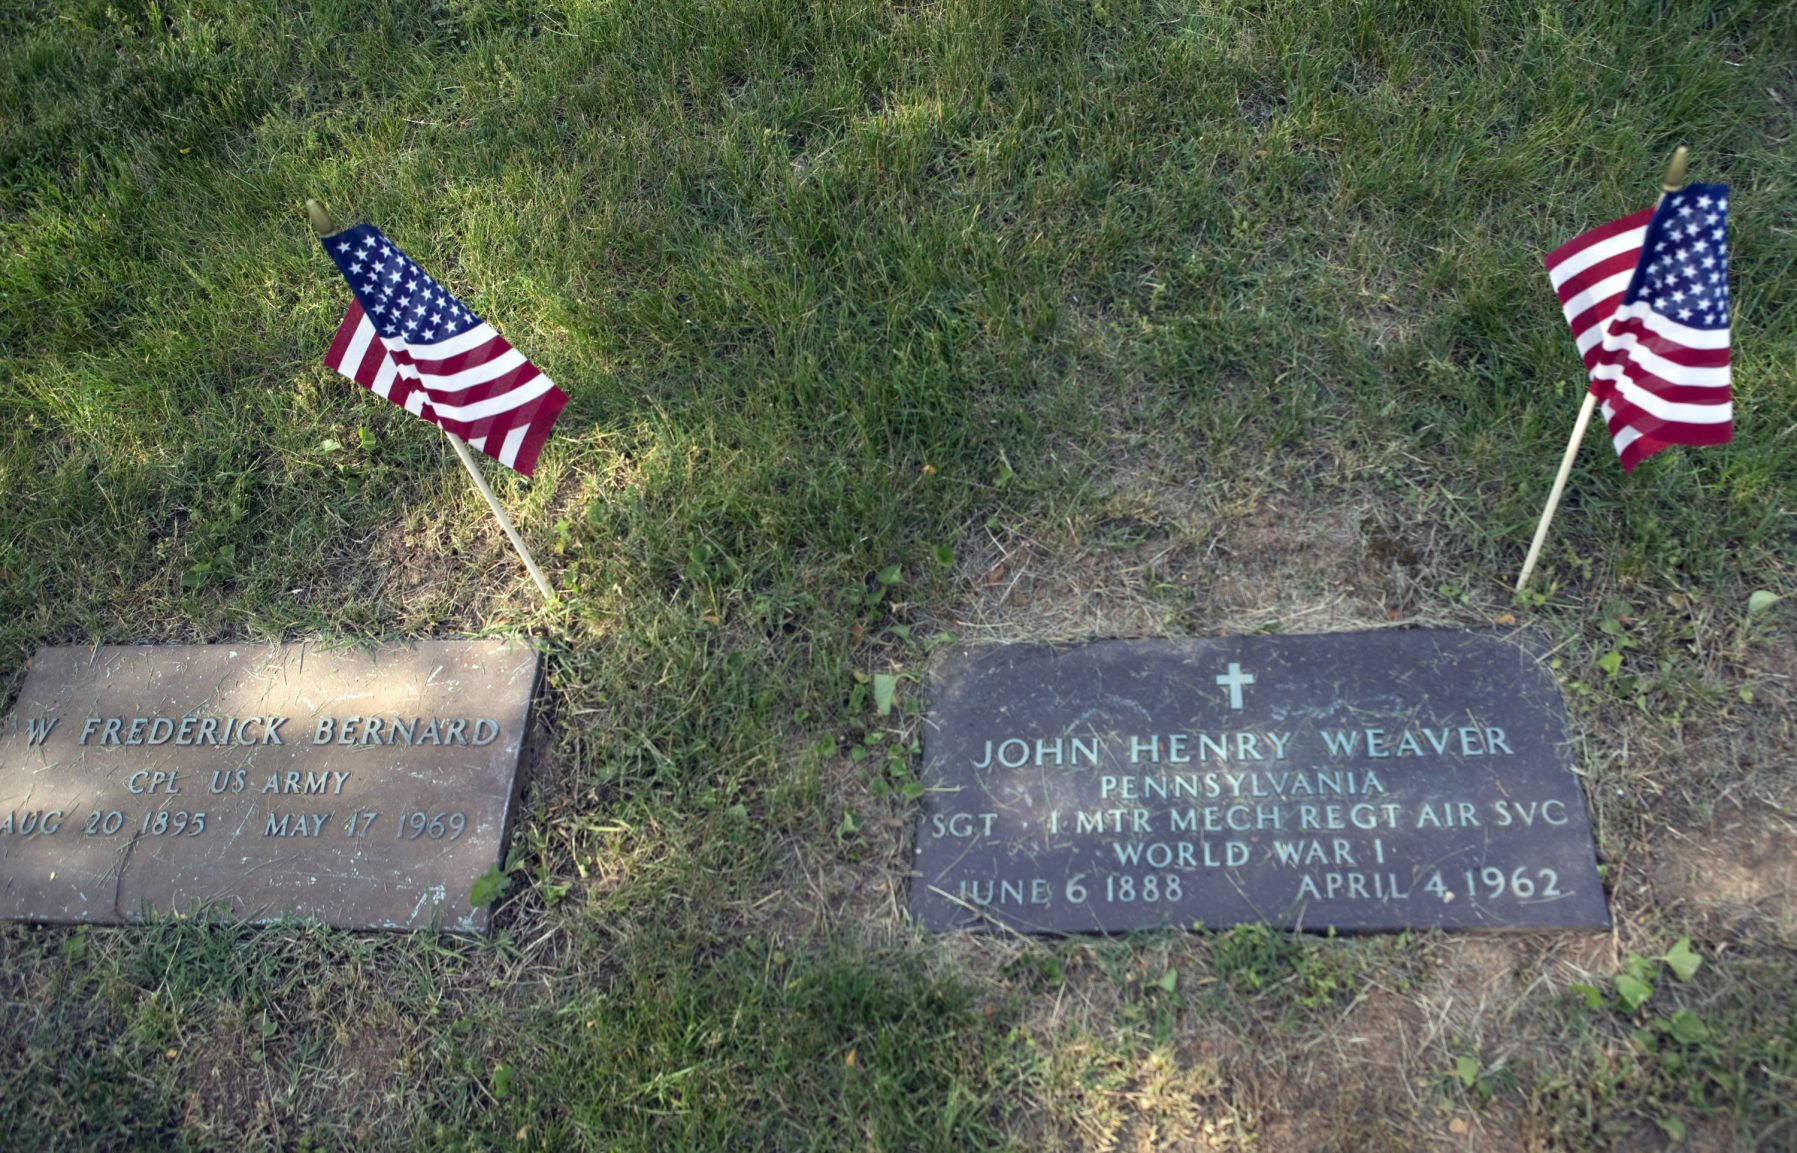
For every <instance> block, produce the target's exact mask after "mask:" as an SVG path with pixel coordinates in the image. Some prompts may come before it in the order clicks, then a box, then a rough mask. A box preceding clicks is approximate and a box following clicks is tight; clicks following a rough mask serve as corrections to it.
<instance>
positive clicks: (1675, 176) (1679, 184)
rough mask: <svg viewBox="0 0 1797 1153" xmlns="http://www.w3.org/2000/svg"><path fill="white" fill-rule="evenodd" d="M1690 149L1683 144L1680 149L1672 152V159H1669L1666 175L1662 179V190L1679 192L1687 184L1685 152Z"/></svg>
mask: <svg viewBox="0 0 1797 1153" xmlns="http://www.w3.org/2000/svg"><path fill="white" fill-rule="evenodd" d="M1689 151H1690V149H1688V148H1686V147H1685V146H1684V145H1683V144H1681V145H1679V146H1678V151H1676V152H1674V153H1673V154H1672V159H1671V160H1669V161H1667V163H1666V175H1665V177H1664V178H1663V179H1662V180H1661V181H1660V191H1661V192H1677V191H1678V190H1679V189H1681V188H1683V187H1684V186H1685V154H1686V153H1688V152H1689Z"/></svg>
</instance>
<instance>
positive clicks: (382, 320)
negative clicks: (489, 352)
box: [324, 224, 481, 344]
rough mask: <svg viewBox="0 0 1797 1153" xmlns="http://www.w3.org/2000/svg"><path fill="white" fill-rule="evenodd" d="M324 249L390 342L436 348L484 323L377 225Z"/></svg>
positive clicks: (357, 229) (332, 241) (360, 227)
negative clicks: (395, 340)
mask: <svg viewBox="0 0 1797 1153" xmlns="http://www.w3.org/2000/svg"><path fill="white" fill-rule="evenodd" d="M324 247H325V251H326V252H327V253H328V254H329V255H330V258H331V260H332V262H333V263H335V264H336V265H337V268H338V269H339V270H340V271H341V272H342V273H343V279H344V280H346V281H347V282H348V283H349V287H350V291H351V292H353V293H355V295H356V299H357V300H358V301H360V302H361V304H362V311H363V312H366V313H367V314H368V319H369V321H370V322H372V323H373V324H374V330H375V331H376V332H378V333H380V335H381V336H382V337H383V338H385V339H387V340H393V339H398V340H403V341H405V342H406V343H407V344H434V343H437V342H439V341H444V340H448V339H449V338H451V337H453V336H460V335H461V334H462V333H464V332H467V331H468V330H469V329H471V328H473V327H475V326H476V325H478V324H479V323H480V322H481V320H480V317H478V316H476V315H474V313H473V312H470V311H469V310H468V308H467V307H466V306H465V305H463V304H462V302H461V301H459V300H457V299H456V298H455V297H454V296H451V295H450V294H449V293H448V292H447V291H446V290H445V289H444V288H443V286H442V285H440V284H438V283H437V282H436V281H434V280H432V279H431V278H430V276H429V275H428V274H426V273H425V271H424V270H423V269H422V268H419V267H418V266H417V265H416V264H414V263H412V261H411V259H410V258H409V257H407V256H406V254H405V253H403V252H401V251H400V250H399V249H398V248H397V247H395V246H394V244H393V242H392V241H390V240H388V239H387V238H386V237H385V236H383V235H381V230H380V229H378V228H376V227H374V226H373V225H372V224H358V225H356V226H355V227H354V228H349V229H346V230H344V231H343V232H340V233H338V234H337V235H335V236H332V237H329V238H328V239H326V240H325V242H324Z"/></svg>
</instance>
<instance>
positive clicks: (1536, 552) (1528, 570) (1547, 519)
mask: <svg viewBox="0 0 1797 1153" xmlns="http://www.w3.org/2000/svg"><path fill="white" fill-rule="evenodd" d="M1688 152H1689V149H1687V148H1686V147H1685V146H1684V145H1683V144H1681V145H1679V146H1678V149H1677V150H1676V151H1675V152H1673V154H1672V159H1671V160H1669V161H1667V162H1666V175H1665V176H1663V177H1661V178H1660V195H1661V197H1662V199H1663V198H1664V197H1665V196H1666V194H1668V193H1672V192H1677V191H1678V190H1679V189H1681V188H1683V187H1684V186H1685V156H1686V154H1687V153H1688ZM1596 408H1597V394H1596V393H1594V392H1592V391H1591V388H1590V384H1589V382H1587V384H1586V388H1585V403H1584V404H1582V405H1580V406H1579V418H1578V419H1577V420H1576V421H1574V422H1573V425H1572V439H1571V440H1569V441H1567V443H1566V456H1565V457H1564V458H1563V459H1562V460H1561V461H1560V474H1559V475H1558V476H1556V477H1554V487H1553V490H1552V491H1551V492H1549V493H1548V496H1547V507H1546V508H1544V509H1542V510H1541V523H1540V524H1538V525H1536V526H1535V539H1534V540H1533V541H1531V542H1530V543H1529V555H1528V558H1527V559H1525V560H1524V561H1523V562H1522V573H1521V575H1519V576H1518V577H1517V578H1516V591H1517V592H1518V593H1520V592H1522V590H1523V587H1524V586H1525V585H1527V584H1528V583H1529V577H1530V576H1532V575H1534V572H1535V562H1536V561H1537V560H1539V559H1541V546H1542V543H1543V542H1545V541H1546V540H1547V526H1548V525H1549V524H1550V523H1552V521H1553V519H1554V510H1555V509H1556V508H1558V507H1559V506H1560V494H1561V492H1563V491H1564V490H1565V488H1566V478H1567V477H1568V476H1570V475H1571V474H1572V462H1573V460H1574V459H1575V458H1577V457H1578V455H1579V444H1580V443H1581V442H1582V441H1583V440H1584V439H1585V429H1586V428H1587V427H1588V426H1589V425H1590V424H1591V413H1592V412H1593V411H1594V410H1595V409H1596Z"/></svg>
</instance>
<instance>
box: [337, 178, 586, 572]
mask: <svg viewBox="0 0 1797 1153" xmlns="http://www.w3.org/2000/svg"><path fill="white" fill-rule="evenodd" d="M306 218H307V219H308V220H310V221H311V222H312V231H314V232H316V233H318V235H320V236H331V235H334V234H335V233H336V232H337V231H338V229H337V225H336V224H334V223H333V222H332V221H331V214H330V213H328V212H326V211H325V208H324V205H322V204H320V203H318V201H316V200H313V199H311V198H310V197H308V198H307V199H306ZM437 427H438V428H440V429H442V432H443V435H444V436H446V437H448V438H449V447H451V448H453V449H455V454H456V456H457V457H458V458H459V459H460V460H461V462H462V464H463V466H464V467H466V468H467V470H468V475H469V476H470V477H471V478H473V480H474V487H475V488H476V489H478V490H480V495H481V496H482V498H484V499H485V500H486V502H487V507H488V508H490V509H492V510H493V515H494V516H495V517H497V518H498V519H499V527H500V528H502V529H504V530H505V535H506V536H507V538H509V539H510V540H511V542H512V547H513V548H514V549H516V550H518V556H519V558H520V559H521V560H523V561H524V567H525V568H526V569H527V570H529V572H530V578H531V579H532V580H534V581H536V582H537V588H539V589H541V590H542V592H543V599H544V600H546V601H548V602H549V603H550V604H554V603H555V590H554V589H553V588H551V587H550V585H549V578H548V577H546V576H544V575H543V570H542V569H540V568H538V567H537V562H536V558H535V557H533V556H531V555H530V550H529V549H528V548H526V547H524V538H523V537H521V536H519V535H518V530H517V528H515V527H514V526H513V525H512V518H511V517H509V516H507V515H506V514H505V509H504V508H503V507H501V506H500V504H499V498H498V497H496V496H494V495H493V490H492V488H490V487H489V486H488V484H487V478H486V477H484V476H482V475H481V471H480V465H479V464H478V463H476V462H475V459H474V452H473V450H471V449H470V448H469V447H468V445H467V442H465V441H464V440H462V438H461V437H459V436H457V435H456V434H455V433H453V432H450V431H449V430H448V429H446V428H442V426H441V425H438V426H437Z"/></svg>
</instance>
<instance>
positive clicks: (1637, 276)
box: [1545, 184, 1734, 472]
mask: <svg viewBox="0 0 1797 1153" xmlns="http://www.w3.org/2000/svg"><path fill="white" fill-rule="evenodd" d="M1545 263H1546V265H1547V272H1548V277H1549V279H1550V280H1552V281H1553V284H1554V291H1555V292H1556V293H1557V294H1558V295H1559V297H1560V306H1561V308H1562V309H1563V310H1564V311H1565V313H1566V321H1567V323H1568V324H1570V325H1571V326H1572V335H1573V340H1574V341H1575V342H1576V343H1577V344H1578V347H1579V354H1580V355H1581V356H1582V357H1584V360H1585V369H1586V372H1587V373H1588V374H1589V376H1590V380H1591V394H1592V395H1593V396H1595V397H1596V398H1597V401H1598V404H1599V405H1600V406H1601V407H1602V410H1603V414H1604V420H1605V422H1606V423H1608V425H1609V426H1610V436H1611V439H1612V440H1613V441H1614V442H1615V445H1616V453H1617V455H1618V456H1620V457H1621V458H1622V468H1623V471H1624V472H1628V471H1630V470H1632V469H1633V468H1634V467H1635V466H1636V465H1637V464H1639V463H1641V461H1643V460H1645V459H1646V458H1647V457H1649V456H1652V455H1653V454H1654V453H1656V452H1659V451H1660V450H1661V449H1663V448H1666V447H1667V446H1669V445H1674V444H1690V445H1700V444H1721V443H1723V442H1725V441H1727V440H1728V439H1729V436H1730V432H1731V428H1732V421H1733V413H1734V409H1733V404H1732V401H1731V398H1730V395H1729V366H1728V332H1729V324H1728V186H1727V185H1723V184H1693V185H1690V186H1688V187H1686V188H1683V189H1680V190H1678V191H1675V192H1668V193H1667V194H1666V195H1665V196H1663V197H1662V198H1661V200H1660V204H1659V206H1658V207H1657V208H1651V209H1646V210H1644V211H1641V212H1637V213H1635V214H1634V215H1632V216H1625V217H1623V218H1622V219H1621V220H1615V221H1611V222H1610V223H1609V224H1606V225H1604V226H1603V227H1601V228H1595V229H1593V230H1591V231H1590V232H1587V233H1585V234H1584V235H1583V236H1580V237H1578V238H1577V239H1575V240H1571V241H1569V242H1567V243H1566V244H1563V245H1561V246H1560V247H1559V248H1556V249H1554V251H1552V252H1550V253H1548V255H1547V257H1546V260H1545Z"/></svg>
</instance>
